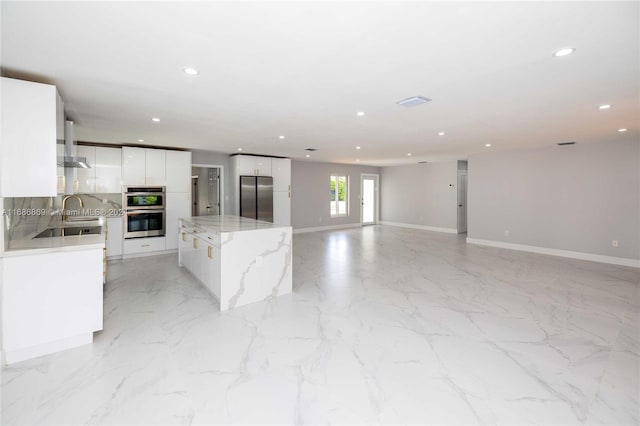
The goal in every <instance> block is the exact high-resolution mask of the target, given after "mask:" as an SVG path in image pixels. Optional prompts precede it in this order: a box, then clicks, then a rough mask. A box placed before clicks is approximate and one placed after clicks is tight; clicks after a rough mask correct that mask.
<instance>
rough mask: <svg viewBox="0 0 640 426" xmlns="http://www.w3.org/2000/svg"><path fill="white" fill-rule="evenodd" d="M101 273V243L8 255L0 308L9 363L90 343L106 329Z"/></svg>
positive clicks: (4, 265)
mask: <svg viewBox="0 0 640 426" xmlns="http://www.w3.org/2000/svg"><path fill="white" fill-rule="evenodd" d="M34 265H37V267H35V268H34ZM102 274H103V248H102V247H95V248H88V249H83V250H76V251H64V252H53V253H45V254H26V255H20V256H15V255H14V256H8V257H5V258H4V259H3V270H2V285H3V288H2V290H3V297H2V309H1V310H0V312H2V330H3V333H2V349H3V351H4V355H5V360H6V361H7V363H13V362H18V361H22V360H25V359H30V358H35V357H38V356H41V355H45V354H48V353H53V352H57V351H60V350H63V349H67V348H71V347H75V346H79V345H82V344H87V343H91V341H92V339H93V332H94V331H98V330H102V303H103V283H102V279H103V275H102Z"/></svg>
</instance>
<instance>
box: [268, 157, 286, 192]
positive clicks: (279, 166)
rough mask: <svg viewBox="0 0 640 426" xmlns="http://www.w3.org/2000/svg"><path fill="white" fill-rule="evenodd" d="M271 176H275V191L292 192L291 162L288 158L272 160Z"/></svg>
mask: <svg viewBox="0 0 640 426" xmlns="http://www.w3.org/2000/svg"><path fill="white" fill-rule="evenodd" d="M271 176H273V190H274V192H275V191H290V190H291V160H290V159H288V158H272V159H271Z"/></svg>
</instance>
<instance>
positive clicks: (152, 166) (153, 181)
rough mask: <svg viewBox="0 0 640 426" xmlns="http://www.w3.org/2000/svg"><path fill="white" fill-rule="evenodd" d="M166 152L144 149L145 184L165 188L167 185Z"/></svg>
mask: <svg viewBox="0 0 640 426" xmlns="http://www.w3.org/2000/svg"><path fill="white" fill-rule="evenodd" d="M166 167H167V166H166V151H165V150H163V149H145V184H146V185H153V186H165V185H166V184H167V169H166Z"/></svg>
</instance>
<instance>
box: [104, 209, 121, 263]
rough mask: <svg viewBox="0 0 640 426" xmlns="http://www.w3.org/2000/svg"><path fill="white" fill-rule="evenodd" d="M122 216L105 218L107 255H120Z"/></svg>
mask: <svg viewBox="0 0 640 426" xmlns="http://www.w3.org/2000/svg"><path fill="white" fill-rule="evenodd" d="M123 226H124V223H123V218H122V217H109V218H107V243H106V244H107V257H117V256H122V236H123Z"/></svg>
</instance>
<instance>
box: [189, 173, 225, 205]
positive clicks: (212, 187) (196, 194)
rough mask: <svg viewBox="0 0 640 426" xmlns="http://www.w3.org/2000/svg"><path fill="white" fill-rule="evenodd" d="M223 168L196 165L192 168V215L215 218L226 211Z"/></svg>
mask: <svg viewBox="0 0 640 426" xmlns="http://www.w3.org/2000/svg"><path fill="white" fill-rule="evenodd" d="M221 172H222V170H221V167H218V166H207V165H201V164H194V165H193V166H192V167H191V200H192V204H191V215H192V216H214V215H220V214H222V212H223V211H224V209H223V206H222V199H223V198H222V196H221V192H222V191H221V188H222V185H221V180H222V179H221V176H222V173H221Z"/></svg>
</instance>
